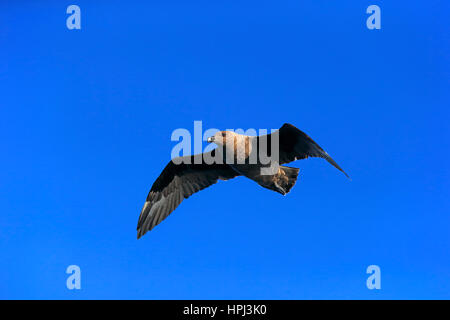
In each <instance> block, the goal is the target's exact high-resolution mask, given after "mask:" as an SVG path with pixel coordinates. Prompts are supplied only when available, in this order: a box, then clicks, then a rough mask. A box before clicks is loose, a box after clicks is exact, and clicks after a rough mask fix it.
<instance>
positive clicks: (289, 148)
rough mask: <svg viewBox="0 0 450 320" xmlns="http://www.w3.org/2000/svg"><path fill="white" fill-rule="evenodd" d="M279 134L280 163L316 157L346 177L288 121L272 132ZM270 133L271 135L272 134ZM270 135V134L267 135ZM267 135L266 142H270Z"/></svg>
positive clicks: (311, 141)
mask: <svg viewBox="0 0 450 320" xmlns="http://www.w3.org/2000/svg"><path fill="white" fill-rule="evenodd" d="M272 134H278V135H279V146H280V149H279V157H280V164H284V163H288V162H292V161H295V160H301V159H306V158H309V157H318V158H323V159H325V160H327V161H328V162H329V163H330V164H332V165H333V166H334V167H335V168H337V169H338V170H340V171H342V172H343V173H344V174H345V175H346V176H347V177H348V178H349V176H348V174H347V173H345V171H344V170H342V168H341V167H340V166H339V165H338V164H337V163H336V162H335V161H334V160H333V159H332V158H331V157H330V155H329V154H328V153H326V152H325V151H324V150H323V149H322V148H321V147H320V146H319V145H318V144H317V143H315V142H314V140H313V139H311V138H310V137H309V136H308V135H307V134H306V133H304V132H303V131H301V130H299V129H297V128H296V127H294V126H293V125H291V124H289V123H285V124H284V125H283V126H282V127H281V128H280V129H279V130H278V131H276V132H274V133H272ZM272 134H271V135H272ZM269 136H270V135H269ZM270 141H271V139H270V137H268V144H270Z"/></svg>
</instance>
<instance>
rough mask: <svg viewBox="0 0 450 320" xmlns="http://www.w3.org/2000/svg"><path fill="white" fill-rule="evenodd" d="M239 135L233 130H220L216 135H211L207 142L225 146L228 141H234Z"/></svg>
mask: <svg viewBox="0 0 450 320" xmlns="http://www.w3.org/2000/svg"><path fill="white" fill-rule="evenodd" d="M237 135H238V134H237V133H235V132H232V131H219V132H216V134H215V135H213V136H211V137H209V138H208V140H207V142H208V143H211V142H214V143H215V144H217V145H218V146H224V145H225V144H226V143H227V141H228V142H233V141H234V138H235V137H236V136H237Z"/></svg>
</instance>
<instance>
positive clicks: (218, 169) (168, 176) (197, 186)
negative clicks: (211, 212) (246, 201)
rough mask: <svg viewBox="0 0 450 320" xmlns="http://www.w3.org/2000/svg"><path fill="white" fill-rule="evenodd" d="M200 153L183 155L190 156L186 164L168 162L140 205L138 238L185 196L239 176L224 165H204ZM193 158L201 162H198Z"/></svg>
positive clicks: (172, 209)
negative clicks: (142, 204)
mask: <svg viewBox="0 0 450 320" xmlns="http://www.w3.org/2000/svg"><path fill="white" fill-rule="evenodd" d="M215 150H216V149H214V150H212V151H211V153H210V154H209V156H210V157H213V155H214V152H215ZM202 155H203V154H198V155H193V156H186V157H183V159H182V160H186V158H190V161H189V163H186V161H181V163H180V164H175V163H179V162H177V161H175V159H174V160H172V161H170V162H169V163H168V164H167V166H166V167H165V168H164V170H163V171H162V172H161V174H160V176H159V177H158V179H156V181H155V182H154V183H153V186H152V188H151V189H150V192H149V194H148V196H147V200H146V202H145V204H144V207H143V208H142V211H141V214H140V216H139V221H138V225H137V237H138V239H139V238H140V237H142V236H143V235H144V234H145V233H146V232H147V231H150V230H152V229H153V228H154V227H155V226H156V225H158V224H159V223H160V222H161V221H163V220H164V219H165V218H166V217H167V216H168V215H169V214H170V213H171V212H172V211H174V210H175V209H176V208H177V207H178V205H179V204H180V203H181V202H182V201H183V200H184V199H187V198H189V197H190V196H191V195H192V194H194V193H196V192H198V191H200V190H202V189H204V188H207V187H209V186H210V185H212V184H214V183H216V182H217V181H218V180H219V179H220V180H228V179H231V178H234V177H236V176H238V175H239V174H238V173H237V172H236V171H234V170H233V169H232V168H231V167H230V166H228V165H227V164H216V163H214V164H206V163H205V162H204V160H203V159H204V157H202ZM195 158H197V160H198V159H200V161H201V162H200V161H198V162H199V163H198V164H197V163H196V161H195V160H196V159H195ZM177 160H180V158H178V159H177ZM174 161H175V163H174Z"/></svg>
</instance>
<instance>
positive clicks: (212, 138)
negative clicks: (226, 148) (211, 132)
mask: <svg viewBox="0 0 450 320" xmlns="http://www.w3.org/2000/svg"><path fill="white" fill-rule="evenodd" d="M206 141H207V142H208V143H211V142H214V136H212V137H209V138H208V139H207V140H206Z"/></svg>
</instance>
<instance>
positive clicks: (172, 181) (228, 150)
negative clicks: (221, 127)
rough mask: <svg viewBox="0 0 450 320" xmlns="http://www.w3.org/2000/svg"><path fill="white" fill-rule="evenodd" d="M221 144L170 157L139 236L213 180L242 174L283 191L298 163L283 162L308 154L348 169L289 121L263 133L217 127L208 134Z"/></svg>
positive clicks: (291, 183) (295, 174) (141, 221)
mask: <svg viewBox="0 0 450 320" xmlns="http://www.w3.org/2000/svg"><path fill="white" fill-rule="evenodd" d="M208 142H214V143H216V144H217V145H218V146H219V148H216V149H214V150H212V151H210V152H207V153H202V154H197V155H193V156H185V157H179V158H176V159H173V160H172V161H170V162H169V163H168V164H167V166H166V167H165V168H164V170H163V171H162V173H161V175H160V176H159V177H158V178H157V179H156V181H155V182H154V184H153V186H152V188H151V190H150V192H149V194H148V196H147V200H146V202H145V204H144V207H143V208H142V211H141V214H140V216H139V221H138V226H137V231H138V238H140V237H141V236H143V235H144V234H145V233H146V232H147V231H149V230H151V229H153V228H154V227H155V226H156V225H158V224H159V223H160V222H161V221H162V220H164V219H165V218H166V217H167V216H168V215H169V214H170V213H171V212H172V211H174V210H175V209H176V208H177V207H178V205H179V204H180V203H181V202H182V201H183V200H184V199H186V198H188V197H190V196H191V195H192V194H194V193H196V192H198V191H200V190H202V189H204V188H206V187H208V186H210V185H212V184H214V183H216V182H217V181H218V180H229V179H232V178H235V177H237V176H245V177H247V178H249V179H251V180H253V181H255V182H256V183H258V184H259V185H261V186H262V187H264V188H267V189H270V190H273V191H276V192H278V193H280V194H282V195H285V194H287V193H288V192H289V191H290V190H291V188H292V187H293V186H294V184H295V182H296V181H297V177H298V172H299V169H298V168H291V167H286V166H282V165H283V164H285V163H288V162H292V161H295V160H300V159H306V158H308V157H321V158H324V159H326V160H327V161H328V162H329V163H331V164H332V165H333V166H334V167H336V168H337V169H339V170H340V171H342V172H343V173H344V174H345V175H346V176H347V177H348V175H347V174H346V173H345V172H344V171H343V170H342V169H341V168H340V167H339V166H338V164H337V163H336V162H335V161H334V160H333V159H332V158H331V157H330V156H329V155H328V154H327V153H326V152H325V151H324V150H323V149H322V148H321V147H320V146H319V145H317V144H316V143H315V142H314V141H313V140H312V139H311V138H310V137H308V136H307V135H306V134H305V133H303V132H302V131H300V130H299V129H297V128H296V127H294V126H292V125H290V124H284V125H283V126H282V127H281V128H280V130H278V131H276V132H274V133H272V134H270V135H265V136H258V137H252V136H246V135H240V134H237V133H235V132H230V131H221V132H218V133H216V134H215V135H214V136H213V137H211V138H209V139H208Z"/></svg>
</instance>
